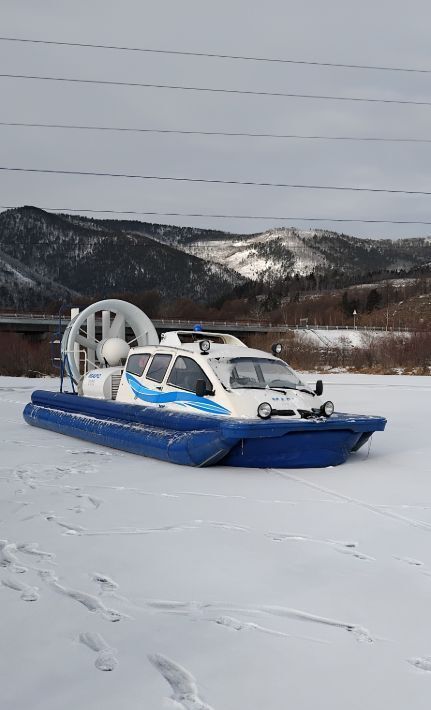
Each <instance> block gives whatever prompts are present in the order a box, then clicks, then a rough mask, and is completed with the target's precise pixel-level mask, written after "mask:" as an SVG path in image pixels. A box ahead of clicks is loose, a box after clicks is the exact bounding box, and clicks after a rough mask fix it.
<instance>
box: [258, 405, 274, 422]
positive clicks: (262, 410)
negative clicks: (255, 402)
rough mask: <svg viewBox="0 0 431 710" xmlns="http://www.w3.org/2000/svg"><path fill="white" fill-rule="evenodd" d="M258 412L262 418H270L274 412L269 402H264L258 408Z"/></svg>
mask: <svg viewBox="0 0 431 710" xmlns="http://www.w3.org/2000/svg"><path fill="white" fill-rule="evenodd" d="M257 413H258V416H259V417H260V418H261V419H268V418H269V417H270V416H271V414H272V407H271V405H270V404H269V403H268V402H262V404H259V406H258V408H257Z"/></svg>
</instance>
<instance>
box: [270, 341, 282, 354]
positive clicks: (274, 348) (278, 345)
mask: <svg viewBox="0 0 431 710" xmlns="http://www.w3.org/2000/svg"><path fill="white" fill-rule="evenodd" d="M271 350H272V354H273V355H280V353H281V351H282V350H283V346H282V344H281V343H274V344H273V345H271Z"/></svg>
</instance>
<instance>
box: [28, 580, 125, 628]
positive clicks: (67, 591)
mask: <svg viewBox="0 0 431 710" xmlns="http://www.w3.org/2000/svg"><path fill="white" fill-rule="evenodd" d="M39 576H40V577H41V579H43V580H44V582H46V584H48V585H49V586H50V587H51V589H54V590H55V591H56V592H58V593H59V594H63V595H64V596H66V597H69V599H73V600H74V601H76V602H79V603H80V604H82V605H83V606H85V607H86V609H88V611H91V612H96V613H98V614H100V616H102V617H103V618H104V619H106V620H107V621H113V622H115V621H120V620H121V619H126V618H128V617H127V615H126V614H122V613H121V612H119V611H116V610H115V609H109V608H108V607H106V606H105V605H104V604H103V602H102V601H101V600H100V599H98V598H97V597H95V596H93V594H87V592H81V591H80V590H79V589H72V588H71V587H66V586H64V585H63V584H60V582H59V580H58V577H56V575H55V574H54V572H53V571H52V570H50V569H49V570H48V569H45V570H40V571H39Z"/></svg>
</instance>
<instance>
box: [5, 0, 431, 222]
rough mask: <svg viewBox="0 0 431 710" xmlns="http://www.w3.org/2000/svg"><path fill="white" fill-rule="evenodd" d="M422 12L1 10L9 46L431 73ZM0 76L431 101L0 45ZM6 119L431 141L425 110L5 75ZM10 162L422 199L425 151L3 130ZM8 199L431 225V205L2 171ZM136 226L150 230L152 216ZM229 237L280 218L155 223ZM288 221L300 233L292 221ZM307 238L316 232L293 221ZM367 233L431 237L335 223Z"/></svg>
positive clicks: (165, 0)
mask: <svg viewBox="0 0 431 710" xmlns="http://www.w3.org/2000/svg"><path fill="white" fill-rule="evenodd" d="M430 20H431V7H430V5H429V2H425V0H413V1H412V2H409V3H405V2H403V3H401V2H399V0H377V1H376V0H373V1H372V0H362V2H360V3H359V2H357V1H356V2H352V1H351V0H330V2H328V3H324V2H322V0H305V1H303V2H301V3H298V2H292V1H291V0H266V2H265V3H251V2H250V1H247V0H219V1H218V2H217V3H215V2H211V3H210V2H207V1H205V0H181V1H180V2H178V0H177V1H174V0H158V1H157V2H146V1H142V0H122V2H121V3H119V2H113V1H112V0H91V2H89V1H88V0H74V2H73V3H72V2H66V1H65V0H38V1H37V2H34V0H0V34H1V35H5V36H7V35H10V36H22V37H32V38H36V39H55V40H64V41H71V42H90V43H100V44H117V45H118V44H120V45H126V46H142V47H153V48H161V49H163V48H166V49H178V50H187V51H207V52H217V53H230V54H246V55H255V56H270V57H271V56H272V57H285V58H298V59H309V60H322V61H330V62H347V63H358V64H379V65H387V66H391V65H392V66H412V67H423V68H431V44H430V40H429V25H430ZM0 67H1V69H0V71H1V73H8V72H9V73H33V74H44V73H45V74H51V75H58V76H71V77H82V78H94V79H109V80H115V79H117V80H120V81H121V80H124V81H138V82H139V81H141V82H145V81H147V82H155V83H157V82H161V83H172V84H175V83H183V84H190V85H198V86H199V85H201V86H214V87H223V88H224V87H227V88H247V89H257V90H260V89H261V90H265V91H293V92H302V93H316V94H319V93H320V94H325V93H326V94H335V95H353V96H354V95H357V96H370V97H387V98H390V97H396V98H402V99H416V100H420V99H423V100H431V90H430V81H431V75H416V74H396V73H389V72H373V71H355V70H346V69H327V68H318V67H301V66H294V65H279V64H265V63H252V62H240V61H236V62H233V61H228V60H219V59H205V58H202V59H195V58H187V57H172V56H164V55H152V54H139V53H122V52H114V51H108V50H106V51H105V50H92V49H74V48H67V47H47V46H35V45H24V44H12V43H6V42H0ZM0 120H1V121H30V122H53V123H80V124H99V125H118V126H136V127H155V128H180V129H181V128H183V129H198V130H228V131H229V130H233V131H263V132H277V133H304V134H307V133H311V134H329V135H331V134H332V135H343V134H344V135H347V134H353V135H362V136H367V135H384V136H388V137H389V136H393V137H395V136H397V137H398V136H406V137H407V136H408V137H422V138H431V107H416V106H396V105H379V104H357V103H347V102H340V103H335V102H323V101H309V100H298V99H287V98H276V97H253V96H248V97H247V96H229V95H223V94H198V93H193V92H178V91H166V90H162V89H160V90H159V89H139V88H136V89H133V88H127V87H102V86H83V85H71V84H55V83H51V82H31V81H24V80H22V81H15V80H10V79H4V78H3V79H1V78H0ZM0 156H1V160H0V164H2V165H13V166H18V167H37V168H40V167H42V168H58V169H64V170H96V171H112V172H128V173H130V172H133V173H141V174H148V173H152V174H160V175H163V174H164V175H177V176H190V177H205V178H222V179H223V178H225V179H234V180H257V181H270V182H280V181H281V182H296V183H314V184H333V185H355V186H376V187H392V188H401V189H403V188H407V189H418V190H421V189H424V190H427V189H430V167H429V166H430V158H431V144H430V145H423V144H419V145H414V144H398V145H396V144H391V143H385V144H375V143H371V144H370V143H356V144H355V143H347V142H346V143H345V142H343V143H335V142H320V141H297V142H296V141H287V140H286V141H272V140H265V139H259V140H258V139H247V138H222V137H198V136H178V135H154V134H146V135H145V134H142V135H137V134H116V133H95V132H91V133H87V132H81V131H79V132H75V131H73V132H72V131H61V130H50V131H48V130H42V129H36V128H34V129H33V128H32V129H20V128H4V127H2V128H0ZM0 204H5V205H6V204H11V205H15V204H16V205H21V204H36V205H40V206H54V207H56V206H58V207H72V208H73V207H75V208H79V209H85V208H93V209H104V208H110V209H118V210H128V209H130V210H154V211H161V212H165V211H167V212H170V211H174V212H175V211H178V212H212V213H232V214H235V213H237V214H267V215H282V216H283V215H293V216H302V215H303V216H309V217H313V216H317V217H325V216H328V217H331V216H332V217H346V218H347V217H351V218H354V217H362V218H365V219H374V218H375V219H378V218H386V219H414V220H427V221H431V209H430V206H431V198H430V197H418V196H402V195H384V194H376V195H372V194H367V193H337V192H316V191H299V190H288V189H274V188H264V187H244V186H228V185H205V184H181V183H175V184H174V183H162V182H150V181H148V182H141V181H132V180H121V179H110V178H100V177H99V178H96V177H76V176H63V177H62V176H53V175H51V176H49V175H45V176H44V175H37V174H36V175H30V174H25V173H0ZM142 219H144V220H145V219H146V218H145V217H142ZM148 219H151V221H160V222H167V223H175V224H191V225H195V226H210V227H215V228H221V229H230V230H232V231H238V232H240V231H247V232H251V231H261V230H263V229H265V228H267V227H271V226H278V227H280V226H282V224H280V223H279V222H276V223H275V222H271V220H270V219H268V220H262V221H259V222H258V221H251V220H242V221H239V220H215V219H192V218H184V219H181V218H172V219H169V218H166V219H163V218H148ZM286 224H287V225H291V224H293V223H291V222H286ZM295 224H296V225H297V226H298V227H308V226H309V225H308V224H307V222H296V223H295ZM313 226H322V227H327V228H331V227H332V226H333V227H334V228H335V229H337V230H338V231H341V230H342V229H344V231H346V232H348V233H350V234H356V235H370V236H415V235H423V234H428V233H430V232H431V227H429V228H427V227H418V226H412V227H409V226H402V227H396V226H390V225H368V226H367V225H359V224H358V225H355V224H354V225H352V224H346V225H340V224H337V225H331V223H330V222H322V224H321V225H316V224H314V225H313Z"/></svg>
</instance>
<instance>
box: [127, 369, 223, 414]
mask: <svg viewBox="0 0 431 710" xmlns="http://www.w3.org/2000/svg"><path fill="white" fill-rule="evenodd" d="M126 378H127V382H128V383H129V385H130V387H131V389H132V392H133V394H134V395H135V397H136V398H137V399H141V400H142V401H143V402H149V403H152V404H168V403H169V402H175V404H179V405H181V406H184V407H191V408H192V409H197V410H198V411H200V412H208V414H230V410H229V409H226V407H222V405H221V404H217V402H210V401H209V400H208V399H204V398H203V397H198V396H197V395H196V394H192V393H191V392H157V391H156V390H152V389H150V388H149V387H145V385H143V384H142V383H141V382H139V380H137V379H136V377H133V375H131V374H130V372H126Z"/></svg>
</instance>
